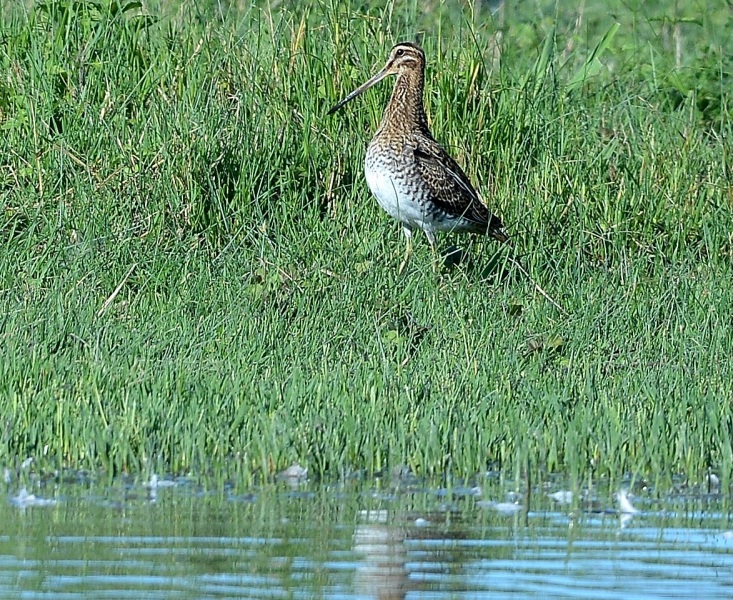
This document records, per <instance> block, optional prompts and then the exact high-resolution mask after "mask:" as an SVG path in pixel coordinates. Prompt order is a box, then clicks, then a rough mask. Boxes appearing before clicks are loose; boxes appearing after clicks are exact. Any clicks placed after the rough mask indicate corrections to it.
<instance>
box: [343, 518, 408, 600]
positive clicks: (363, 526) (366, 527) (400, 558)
mask: <svg viewBox="0 0 733 600" xmlns="http://www.w3.org/2000/svg"><path fill="white" fill-rule="evenodd" d="M359 517H360V518H361V519H362V520H363V523H360V524H359V525H357V527H356V531H355V532H354V552H355V553H356V554H357V556H361V557H363V561H362V562H360V563H359V565H358V567H357V569H356V575H355V577H354V588H355V590H356V592H357V594H359V595H360V596H364V597H365V598H375V599H378V600H401V599H402V598H404V597H405V595H406V594H407V591H408V588H407V586H408V582H409V579H408V577H407V569H406V568H405V564H406V562H407V548H406V546H405V530H404V529H402V528H399V527H396V526H394V525H390V524H388V522H387V521H388V513H387V511H386V510H376V511H361V512H360V513H359Z"/></svg>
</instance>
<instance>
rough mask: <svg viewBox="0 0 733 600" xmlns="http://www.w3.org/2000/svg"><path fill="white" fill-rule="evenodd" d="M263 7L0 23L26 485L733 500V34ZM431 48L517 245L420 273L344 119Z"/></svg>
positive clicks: (691, 8)
mask: <svg viewBox="0 0 733 600" xmlns="http://www.w3.org/2000/svg"><path fill="white" fill-rule="evenodd" d="M123 4H124V3H123ZM243 4H244V7H240V9H238V10H235V9H233V8H231V9H227V10H224V9H223V8H221V7H222V6H223V5H220V4H218V3H214V4H212V6H211V7H206V8H202V7H201V6H199V7H195V8H191V7H190V5H189V4H188V3H183V4H182V5H181V6H177V5H174V4H170V3H169V4H164V5H162V6H158V5H157V4H149V5H148V4H145V6H143V8H142V9H141V10H140V9H138V8H137V7H136V3H132V4H129V5H124V6H120V5H117V4H114V3H113V4H109V3H108V2H103V3H102V5H95V4H93V3H91V2H81V3H76V2H73V3H72V2H70V0H61V1H56V2H52V3H48V4H46V5H36V6H35V7H24V5H22V4H15V5H10V6H6V7H5V8H4V9H2V10H4V11H5V14H4V15H3V19H2V21H1V23H2V24H0V66H1V68H0V73H2V79H0V130H1V131H2V135H0V198H1V199H2V207H3V212H2V214H1V215H0V244H1V245H2V252H0V307H1V308H0V394H1V399H0V415H1V416H2V417H1V418H2V422H1V423H0V433H1V435H0V463H2V464H4V465H7V466H17V465H18V464H19V462H20V461H22V460H23V459H24V458H25V457H26V456H33V457H35V458H36V460H37V464H38V465H39V468H49V469H53V468H61V467H69V468H74V469H76V468H85V469H91V470H94V471H100V470H104V471H106V472H108V473H118V472H120V471H128V472H147V471H149V470H158V471H160V470H167V471H174V472H181V471H194V472H200V473H210V472H213V473H217V474H220V475H221V476H224V477H231V478H235V479H237V480H240V481H251V480H253V478H260V477H270V476H271V475H272V473H273V472H275V471H276V470H278V469H280V468H283V467H285V466H287V465H288V464H290V463H292V462H294V461H299V462H300V463H301V464H303V465H305V466H308V467H309V469H310V472H311V473H314V474H321V475H323V476H324V477H326V478H333V477H338V476H341V475H343V474H348V473H351V472H353V471H354V470H364V471H366V472H367V473H374V472H378V471H380V470H382V469H385V468H389V467H391V466H395V465H401V464H406V465H408V466H410V467H411V468H412V469H414V470H415V471H416V472H418V473H424V474H429V475H430V474H444V473H453V474H455V475H458V476H468V475H472V474H474V473H477V472H480V471H482V470H485V469H486V468H487V467H489V466H491V467H492V468H496V467H498V468H501V469H502V470H503V471H504V472H505V473H506V474H507V476H517V477H519V476H520V475H521V473H522V472H523V471H525V470H526V469H527V468H528V467H529V468H530V470H532V471H537V472H539V473H547V472H561V473H566V474H567V475H568V477H570V478H571V479H572V480H574V481H581V480H585V479H586V478H588V477H608V478H610V479H611V480H614V479H618V478H620V477H622V476H625V475H627V474H628V473H631V474H634V475H638V476H639V477H646V478H648V479H651V480H652V481H655V482H658V483H664V482H669V481H670V480H671V478H672V476H673V475H676V474H679V473H682V474H683V475H685V476H687V477H689V478H690V480H691V481H699V480H701V478H702V477H703V476H704V474H705V472H706V471H707V470H708V469H713V470H715V471H717V472H719V473H720V474H721V476H722V478H723V482H724V483H725V484H726V485H727V483H728V481H729V480H730V475H731V471H732V470H733V450H732V449H731V443H730V439H731V434H732V431H731V429H732V428H733V420H732V419H733V411H732V410H731V399H733V384H732V383H731V382H732V381H733V362H732V361H731V358H730V357H731V350H732V348H733V333H732V328H731V324H732V323H733V308H732V307H733V268H732V267H733V259H732V252H733V234H731V232H732V231H733V216H732V211H731V209H732V208H733V182H732V180H731V178H732V174H731V152H732V149H731V139H733V138H732V135H733V127H732V126H731V120H730V109H731V106H730V93H729V90H730V89H731V83H732V77H731V73H732V71H733V59H731V54H730V48H729V47H727V46H726V45H727V44H728V43H729V40H730V39H731V34H732V33H733V13H731V10H730V5H729V4H726V2H725V1H723V0H718V1H715V0H700V1H698V2H693V3H688V4H689V5H685V8H684V9H683V8H680V9H679V11H677V12H675V10H674V9H673V8H670V7H668V6H667V5H668V4H670V3H666V2H661V1H660V2H643V3H642V2H636V3H635V2H630V3H629V2H620V1H619V2H611V3H610V9H609V8H608V7H609V3H605V2H595V1H594V0H588V2H584V3H581V4H582V14H581V12H578V9H577V7H576V6H573V7H571V8H565V7H564V5H561V4H560V5H558V6H555V4H554V3H551V2H528V3H524V2H510V3H509V5H508V6H507V7H505V8H504V9H503V11H502V12H500V13H498V14H497V15H496V16H495V18H493V19H492V18H491V16H490V13H489V10H488V8H487V6H484V7H483V9H482V11H481V12H480V14H479V15H478V16H476V18H474V17H475V16H474V15H473V14H472V13H471V11H470V10H469V9H465V10H462V9H461V8H460V7H459V4H458V3H448V2H446V3H439V2H433V3H428V5H426V4H425V3H418V2H413V3H395V4H394V5H393V4H388V5H386V6H381V7H379V8H365V7H362V6H361V5H360V4H359V3H353V4H352V5H351V6H349V7H347V6H345V5H344V4H343V3H332V4H329V3H327V2H318V1H313V2H306V3H300V4H296V5H292V4H290V3H282V4H279V5H278V6H276V7H270V6H268V5H267V4H266V3H258V4H256V5H247V3H243ZM468 4H470V3H468ZM293 6H298V7H299V8H292V7H293ZM425 6H427V8H425ZM460 6H464V5H460ZM128 8H129V10H122V9H128ZM685 11H687V12H685ZM688 13H689V14H688ZM141 15H146V16H141ZM699 15H702V16H699ZM616 23H618V27H616V26H615V24H616ZM416 35H417V36H418V39H419V40H420V41H421V43H422V44H423V45H424V47H425V50H426V53H427V56H428V61H429V64H428V73H427V86H426V105H427V110H428V113H429V115H430V120H431V126H432V128H433V132H434V134H435V135H436V137H437V138H438V139H439V140H441V141H442V142H443V143H444V144H445V145H446V146H447V147H449V148H450V150H451V152H452V153H453V154H454V156H456V158H457V159H458V160H459V161H460V162H461V163H462V164H463V165H464V166H465V167H466V170H467V172H468V173H469V175H470V176H471V177H472V179H473V180H474V181H475V182H476V183H477V185H478V187H479V188H480V189H481V191H482V192H483V195H484V196H485V197H486V198H487V200H488V202H489V204H490V205H491V207H492V208H493V209H494V211H495V212H497V213H498V214H499V215H501V217H502V218H503V220H504V221H505V223H506V224H507V226H508V231H509V233H510V234H511V235H512V237H513V241H514V243H513V246H512V247H511V248H509V247H501V246H500V245H498V244H495V243H492V242H491V241H488V240H481V239H472V238H470V237H458V236H443V238H442V239H441V246H442V248H444V249H446V248H448V247H449V246H450V245H451V244H455V245H458V246H459V247H461V248H463V249H464V250H465V253H466V256H467V258H466V259H465V260H464V261H463V262H462V263H461V264H460V265H458V266H456V267H452V268H447V267H446V268H442V269H440V271H439V272H435V271H434V269H433V262H434V260H435V257H434V256H433V255H432V254H431V252H430V249H429V247H428V245H427V243H426V242H425V240H424V238H423V237H422V236H418V238H417V240H416V244H415V254H414V256H413V259H412V262H411V264H410V267H409V268H408V270H407V272H406V274H404V275H403V276H400V275H398V273H397V267H398V265H399V262H400V259H401V254H402V252H403V248H404V240H403V238H402V233H401V228H400V227H399V226H398V225H397V224H396V223H394V222H392V221H390V220H389V218H388V217H386V215H384V214H383V213H382V212H381V211H380V210H379V208H378V206H377V204H376V202H375V201H374V200H373V199H372V198H371V196H370V194H369V192H368V189H367V187H366V184H365V182H364V178H363V174H362V161H363V158H364V151H365V148H366V144H367V143H368V140H369V138H370V136H371V135H372V133H373V132H374V130H375V128H376V125H377V123H378V120H379V117H380V115H381V111H382V108H383V106H384V104H385V102H386V100H387V98H388V95H389V89H390V85H389V84H388V83H385V84H382V85H381V86H379V87H378V88H377V89H375V90H372V91H370V92H369V93H368V94H365V95H364V96H362V97H360V98H359V99H358V100H357V101H355V102H353V103H351V104H350V105H348V106H347V107H346V108H345V110H344V111H343V112H341V113H339V114H337V115H335V116H334V117H325V112H326V110H327V109H328V108H329V107H330V106H331V105H332V104H333V103H334V102H335V101H337V100H338V99H340V98H341V97H342V96H343V95H344V94H345V93H347V92H348V91H350V90H351V89H353V88H354V87H355V86H356V85H358V84H360V83H362V82H363V81H364V80H365V79H366V78H367V77H368V76H369V75H370V74H371V73H372V72H374V70H375V69H376V68H378V67H379V66H381V64H382V62H383V60H384V59H385V57H386V54H387V52H388V50H389V48H390V47H391V45H392V44H393V43H394V42H396V41H399V40H402V39H415V36H416ZM497 46H498V48H499V49H500V52H499V53H495V49H496V48H497ZM678 48H679V51H678V50H677V49H678ZM492 179H493V188H492V187H491V186H492V183H491V182H492ZM513 260H516V261H518V262H520V263H521V264H522V265H523V267H524V268H525V269H526V270H527V271H528V272H529V274H530V275H531V279H532V280H530V279H528V278H527V277H525V276H524V275H523V274H522V273H521V272H520V270H519V269H518V268H517V266H516V265H515V264H514V262H512V261H513ZM535 283H536V284H537V285H539V286H541V288H542V289H543V290H545V291H546V292H547V293H548V294H549V295H550V296H551V297H552V298H553V299H554V300H555V301H557V302H558V303H560V304H561V305H562V307H563V308H564V310H565V311H566V312H567V314H564V313H563V312H561V311H560V310H558V309H556V308H555V307H554V306H553V305H552V304H551V303H550V302H549V301H548V300H546V299H545V298H544V297H543V296H542V295H541V294H540V293H539V292H538V290H537V288H536V286H535Z"/></svg>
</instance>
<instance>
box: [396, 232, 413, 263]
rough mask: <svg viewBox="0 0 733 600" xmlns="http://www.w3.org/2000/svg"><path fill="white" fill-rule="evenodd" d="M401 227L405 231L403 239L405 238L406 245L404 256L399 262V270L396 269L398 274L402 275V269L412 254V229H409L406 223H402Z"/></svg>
mask: <svg viewBox="0 0 733 600" xmlns="http://www.w3.org/2000/svg"><path fill="white" fill-rule="evenodd" d="M402 229H403V231H404V232H405V239H406V240H407V245H406V247H405V258H404V259H402V263H401V264H400V270H399V271H398V273H399V274H400V275H402V271H404V270H405V267H406V266H407V263H408V262H409V260H410V256H411V255H412V229H410V228H409V227H408V226H407V225H404V226H403V228H402Z"/></svg>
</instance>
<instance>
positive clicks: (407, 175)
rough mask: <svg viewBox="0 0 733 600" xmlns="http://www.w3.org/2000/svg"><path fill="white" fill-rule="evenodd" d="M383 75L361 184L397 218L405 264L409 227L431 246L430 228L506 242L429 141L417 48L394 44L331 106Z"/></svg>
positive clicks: (442, 153)
mask: <svg viewBox="0 0 733 600" xmlns="http://www.w3.org/2000/svg"><path fill="white" fill-rule="evenodd" d="M388 75H396V76H397V81H396V82H395V85H394V89H393V90H392V97H391V99H390V101H389V104H388V105H387V108H386V109H385V111H384V116H383V117H382V122H381V124H380V125H379V129H377V133H376V134H375V135H374V139H372V141H371V143H370V144H369V147H368V148H367V154H366V159H365V161H364V173H365V175H366V180H367V184H368V185H369V188H370V189H371V191H372V193H373V194H374V196H375V197H376V199H377V202H379V205H380V206H381V207H382V208H383V209H384V210H385V211H386V212H387V213H388V214H389V215H391V216H392V217H394V218H395V219H397V220H398V221H400V222H401V223H402V225H403V227H404V231H405V235H406V236H407V254H406V257H405V261H404V262H403V264H402V267H401V268H400V270H401V269H402V268H404V265H405V264H406V262H407V259H408V258H409V254H410V248H411V236H412V231H413V230H414V229H415V228H419V229H422V230H423V231H424V232H425V234H426V235H427V237H428V241H429V242H430V244H431V245H432V246H434V245H435V232H436V231H459V232H469V233H480V234H486V235H490V236H491V237H493V238H495V239H497V240H499V241H502V242H504V241H506V240H507V236H506V234H505V233H504V232H503V231H502V228H503V225H502V222H501V220H500V219H499V218H498V217H496V216H494V215H492V214H491V212H489V210H488V209H487V208H486V206H485V205H484V204H483V203H482V202H481V200H480V198H479V196H478V194H477V193H476V190H475V189H474V188H473V186H472V185H471V182H470V180H469V179H468V177H467V176H466V174H465V173H464V172H463V169H461V167H460V166H459V165H458V163H456V161H454V160H453V159H452V158H451V157H450V155H449V154H448V153H447V152H446V151H445V150H444V149H443V147H442V146H441V145H440V144H439V143H438V142H436V141H435V138H433V136H432V134H431V133H430V129H429V128H428V120H427V117H426V116H425V110H424V108H423V88H424V82H425V54H424V52H423V51H422V48H420V47H419V46H417V45H415V44H412V43H409V42H403V43H401V44H397V45H396V46H394V47H393V48H392V50H391V52H390V55H389V59H388V60H387V64H386V65H385V66H384V67H383V68H382V69H381V70H380V71H379V72H378V73H377V74H376V75H374V76H373V77H372V78H371V79H369V81H367V82H366V83H364V84H363V85H361V86H360V87H358V88H357V89H356V90H354V91H353V92H351V93H350V94H349V95H348V96H346V97H345V98H344V99H343V100H341V102H339V103H338V104H336V106H334V107H333V108H331V110H329V111H328V114H331V113H333V112H335V111H337V110H338V109H339V108H341V107H342V106H343V105H344V104H346V103H347V102H348V101H349V100H351V99H353V98H355V97H356V96H358V95H359V94H361V93H362V92H364V91H365V90H367V89H369V88H370V87H372V86H373V85H374V84H376V83H377V82H379V81H381V80H382V79H384V78H385V77H387V76H388Z"/></svg>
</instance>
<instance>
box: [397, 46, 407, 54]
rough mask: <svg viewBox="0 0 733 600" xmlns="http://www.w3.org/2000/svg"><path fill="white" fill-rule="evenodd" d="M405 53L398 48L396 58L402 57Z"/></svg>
mask: <svg viewBox="0 0 733 600" xmlns="http://www.w3.org/2000/svg"><path fill="white" fill-rule="evenodd" d="M404 53H405V51H404V50H403V49H402V48H399V49H398V50H397V56H402V55H403V54H404Z"/></svg>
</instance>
